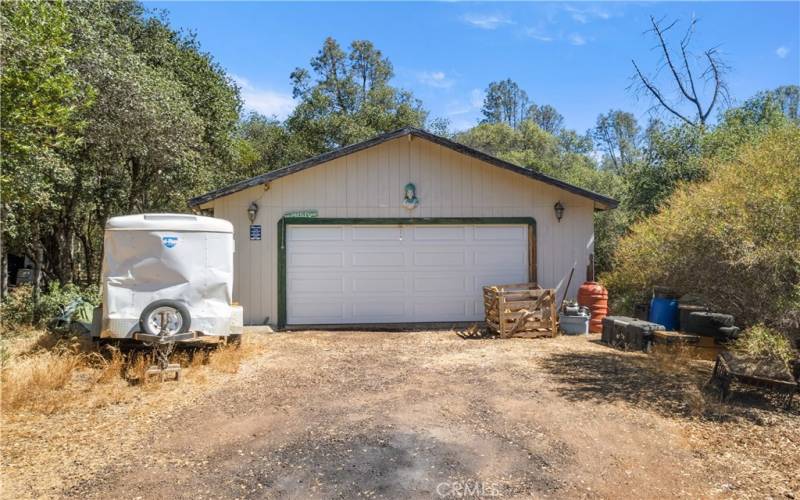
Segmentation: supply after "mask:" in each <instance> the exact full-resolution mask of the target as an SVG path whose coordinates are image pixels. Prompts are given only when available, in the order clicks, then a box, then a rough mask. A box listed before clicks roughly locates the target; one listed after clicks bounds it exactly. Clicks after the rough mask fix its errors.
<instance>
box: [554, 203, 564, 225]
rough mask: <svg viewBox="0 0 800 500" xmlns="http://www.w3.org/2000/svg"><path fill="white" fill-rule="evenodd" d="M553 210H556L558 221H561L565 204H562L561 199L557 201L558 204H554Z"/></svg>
mask: <svg viewBox="0 0 800 500" xmlns="http://www.w3.org/2000/svg"><path fill="white" fill-rule="evenodd" d="M553 210H555V211H556V219H558V222H561V218H562V217H564V205H562V204H561V202H560V201H557V202H556V204H555V205H553Z"/></svg>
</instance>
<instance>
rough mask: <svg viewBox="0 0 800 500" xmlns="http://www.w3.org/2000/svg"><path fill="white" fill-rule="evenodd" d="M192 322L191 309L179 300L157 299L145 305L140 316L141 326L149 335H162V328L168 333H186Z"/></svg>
mask: <svg viewBox="0 0 800 500" xmlns="http://www.w3.org/2000/svg"><path fill="white" fill-rule="evenodd" d="M191 322H192V317H191V316H190V315H189V309H187V308H186V305H185V304H183V303H182V302H178V301H177V300H168V299H166V300H156V301H155V302H152V303H150V305H148V306H147V307H145V308H144V311H142V314H141V316H139V326H140V327H141V328H142V331H143V332H144V333H146V334H148V335H160V334H161V330H162V328H163V329H164V330H166V333H167V335H174V334H176V333H186V332H188V331H189V326H190V325H191Z"/></svg>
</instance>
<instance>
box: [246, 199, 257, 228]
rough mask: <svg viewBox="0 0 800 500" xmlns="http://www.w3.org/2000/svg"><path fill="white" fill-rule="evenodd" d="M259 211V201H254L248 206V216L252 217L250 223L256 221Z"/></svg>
mask: <svg viewBox="0 0 800 500" xmlns="http://www.w3.org/2000/svg"><path fill="white" fill-rule="evenodd" d="M257 213H258V203H256V202H253V203H251V204H250V206H249V207H247V218H248V219H250V224H252V223H253V222H255V221H256V214H257Z"/></svg>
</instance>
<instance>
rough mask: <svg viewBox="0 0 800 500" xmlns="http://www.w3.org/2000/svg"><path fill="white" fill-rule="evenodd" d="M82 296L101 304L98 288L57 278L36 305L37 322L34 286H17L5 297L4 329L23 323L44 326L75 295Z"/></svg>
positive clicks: (91, 301) (2, 310) (3, 311)
mask: <svg viewBox="0 0 800 500" xmlns="http://www.w3.org/2000/svg"><path fill="white" fill-rule="evenodd" d="M78 298H81V299H83V300H85V301H87V302H90V303H92V304H99V303H100V297H99V294H98V291H97V289H95V288H83V289H82V288H80V287H78V286H76V285H72V284H69V285H66V286H64V287H62V286H60V285H59V284H58V282H53V283H51V284H50V286H49V287H48V289H47V290H45V291H43V292H42V294H41V295H40V296H39V305H38V307H36V312H38V317H39V320H38V322H34V304H33V288H32V287H31V286H30V285H24V286H19V287H16V288H15V289H13V290H12V291H11V293H9V294H8V296H7V297H6V299H5V300H4V301H3V304H2V308H1V309H0V313H2V322H3V330H4V331H5V332H8V331H10V330H13V329H15V327H18V326H20V325H33V326H45V325H46V324H47V322H48V321H49V320H51V319H53V318H55V317H56V316H58V315H59V314H60V313H61V308H62V307H64V306H65V305H67V304H69V303H70V302H72V301H73V300H75V299H78Z"/></svg>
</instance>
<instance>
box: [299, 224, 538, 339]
mask: <svg viewBox="0 0 800 500" xmlns="http://www.w3.org/2000/svg"><path fill="white" fill-rule="evenodd" d="M527 280H528V227H527V226H526V225H403V226H395V225H378V226H372V225H305V224H304V225H296V226H288V227H287V230H286V302H287V304H286V311H287V324H289V325H306V324H308V325H311V324H358V323H415V322H438V321H446V322H449V321H454V322H455V321H480V320H482V319H483V299H482V289H481V287H482V286H484V285H487V284H497V283H519V282H525V281H527Z"/></svg>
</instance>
